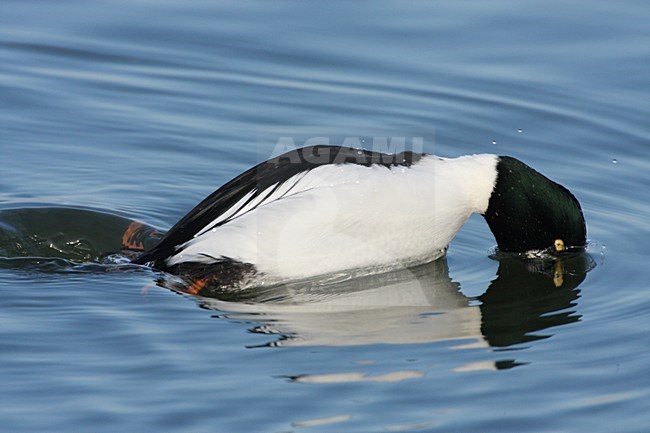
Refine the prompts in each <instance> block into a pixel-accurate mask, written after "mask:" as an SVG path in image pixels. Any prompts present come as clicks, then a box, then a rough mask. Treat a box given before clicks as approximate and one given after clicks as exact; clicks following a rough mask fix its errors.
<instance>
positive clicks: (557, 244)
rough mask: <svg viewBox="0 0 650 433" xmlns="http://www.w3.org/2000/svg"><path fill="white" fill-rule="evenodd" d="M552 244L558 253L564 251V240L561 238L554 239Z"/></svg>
mask: <svg viewBox="0 0 650 433" xmlns="http://www.w3.org/2000/svg"><path fill="white" fill-rule="evenodd" d="M553 246H554V247H555V251H557V252H558V253H559V252H560V251H564V241H563V240H562V239H555V241H554V242H553Z"/></svg>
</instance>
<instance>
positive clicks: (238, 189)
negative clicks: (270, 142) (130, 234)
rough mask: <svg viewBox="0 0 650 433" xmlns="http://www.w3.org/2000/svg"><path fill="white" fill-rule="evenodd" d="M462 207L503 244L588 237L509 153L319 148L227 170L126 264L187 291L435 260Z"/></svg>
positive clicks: (562, 203)
mask: <svg viewBox="0 0 650 433" xmlns="http://www.w3.org/2000/svg"><path fill="white" fill-rule="evenodd" d="M472 213H479V214H481V215H483V216H484V217H485V219H486V221H487V223H488V225H489V227H490V230H491V231H492V233H493V234H494V237H495V238H496V241H497V244H498V248H499V250H501V251H506V252H526V251H530V250H549V251H553V252H560V251H563V250H566V249H568V248H570V247H575V248H581V247H583V246H584V245H585V242H586V229H585V221H584V217H583V215H582V211H581V209H580V204H579V203H578V201H577V200H576V198H575V197H574V196H573V195H572V194H571V193H570V192H569V191H568V190H567V189H566V188H564V187H563V186H562V185H559V184H557V183H555V182H553V181H551V180H549V179H548V178H546V177H545V176H543V175H542V174H540V173H538V172H537V171H535V170H533V169H532V168H530V167H529V166H527V165H526V164H524V163H522V162H521V161H519V160H517V159H515V158H511V157H507V156H496V155H472V156H463V157H459V158H441V157H438V156H435V155H429V154H419V153H414V152H410V151H406V152H402V153H398V154H384V153H379V152H372V151H368V150H362V149H354V148H345V147H337V146H326V145H320V146H309V147H304V148H301V149H296V150H291V151H289V152H287V153H285V154H283V155H280V156H278V157H276V158H273V159H270V160H268V161H265V162H262V163H260V164H258V165H256V166H255V167H253V168H251V169H250V170H248V171H246V172H245V173H242V174H241V175H239V176H237V177H236V178H234V179H233V180H231V181H230V182H228V183H226V184H225V185H223V186H222V187H221V188H219V189H218V190H216V191H215V192H214V193H212V194H211V195H210V196H208V197H207V198H206V199H205V200H203V201H202V202H201V203H199V205H198V206H196V207H195V208H194V209H192V210H191V211H190V212H189V213H188V214H187V215H186V216H184V217H183V218H182V219H181V220H180V221H178V222H177V223H176V225H174V227H172V229H171V230H170V231H169V232H168V233H167V234H166V235H165V236H164V238H163V239H162V240H161V241H160V243H158V244H157V245H156V246H154V247H153V248H151V249H150V250H148V251H145V252H144V253H143V254H142V255H141V256H140V257H138V258H137V259H136V260H134V262H135V263H139V264H148V265H150V266H153V267H154V268H157V269H161V270H164V271H166V272H169V273H172V274H177V275H181V276H184V277H188V278H190V279H191V281H193V282H194V283H193V285H192V290H191V291H192V292H194V293H198V292H199V291H200V290H202V289H203V288H204V287H206V288H207V287H233V286H237V285H241V284H245V283H243V282H245V281H249V282H250V281H255V280H256V279H259V278H262V279H263V281H270V282H273V281H283V280H293V279H300V278H307V277H312V276H317V275H323V274H330V273H335V272H340V271H348V270H355V269H357V270H358V269H364V270H368V271H369V272H372V271H373V270H375V271H376V270H387V269H391V268H395V267H407V266H412V265H416V264H420V263H425V262H429V261H432V260H435V259H437V258H439V257H441V256H443V255H444V254H445V251H446V248H447V246H448V245H449V243H450V242H451V240H452V238H453V237H454V236H455V235H456V233H457V232H458V230H460V228H461V227H462V226H463V224H464V223H465V222H466V221H467V219H468V218H469V216H470V215H471V214H472ZM257 281H259V280H257Z"/></svg>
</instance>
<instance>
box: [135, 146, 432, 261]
mask: <svg viewBox="0 0 650 433" xmlns="http://www.w3.org/2000/svg"><path fill="white" fill-rule="evenodd" d="M421 157H422V155H421V154H417V153H413V152H410V151H407V152H401V153H398V154H385V153H379V152H371V151H367V150H362V149H354V148H341V147H337V146H309V147H305V148H301V149H295V150H291V151H289V152H287V153H284V154H282V155H280V156H278V157H276V158H273V159H270V160H268V161H265V162H262V163H260V164H258V165H257V166H255V167H253V168H251V169H250V170H248V171H246V172H244V173H242V174H241V175H239V176H237V177H236V178H234V179H233V180H231V181H230V182H228V183H226V184H225V185H223V186H222V187H221V188H219V189H218V190H216V191H215V192H214V193H212V194H211V195H210V196H208V197H207V198H205V199H204V200H203V201H202V202H201V203H199V205H197V206H196V207H195V208H194V209H192V210H191V211H190V212H189V213H188V214H187V215H185V216H184V217H183V218H182V219H181V220H179V221H178V222H177V223H176V224H175V225H174V226H173V227H172V228H171V229H170V231H169V232H168V233H167V235H166V236H165V237H164V238H163V239H162V240H161V242H160V243H159V244H158V245H156V246H155V247H154V248H152V249H151V250H150V251H147V252H145V253H144V254H142V256H140V257H139V258H138V259H136V261H135V263H140V264H145V263H149V264H152V265H153V266H155V267H158V268H161V269H165V268H167V267H168V266H170V265H172V264H176V263H178V262H179V261H199V262H206V261H210V260H211V259H214V261H220V260H223V259H229V258H228V257H222V255H220V254H218V252H219V246H215V247H214V248H210V249H209V251H206V252H205V253H204V257H200V255H199V254H193V255H192V254H188V255H187V256H186V257H185V258H184V259H182V258H180V257H181V255H182V252H183V250H184V249H185V247H186V246H187V245H188V244H191V243H192V241H193V240H196V239H198V238H207V237H206V235H207V234H208V233H215V232H217V231H218V230H222V231H223V229H224V228H226V227H227V226H229V225H232V224H233V223H236V222H237V221H238V220H239V219H241V218H242V217H243V216H245V215H250V214H251V212H255V211H256V210H259V209H260V208H262V207H264V206H267V205H269V204H271V203H278V202H280V201H281V200H288V199H290V198H295V197H296V196H297V195H299V194H300V193H301V192H305V191H306V190H309V189H313V188H318V187H319V186H321V185H319V184H318V183H319V182H320V181H323V179H322V177H321V178H316V179H305V177H306V176H307V175H308V174H309V173H310V172H312V171H313V170H314V169H316V168H319V167H323V166H330V167H335V166H358V167H372V166H376V167H383V168H391V167H396V166H401V167H410V166H411V165H412V164H414V163H417V161H419V160H420V158H421ZM332 174H333V175H334V176H336V177H337V179H339V181H341V182H345V181H346V179H345V177H346V174H347V173H346V172H345V171H344V170H343V171H340V172H338V173H330V175H332ZM351 174H352V177H355V176H356V175H355V173H351ZM326 177H327V176H326ZM325 181H327V180H325ZM211 252H212V253H215V254H216V255H217V257H214V255H211V254H210V253H211Z"/></svg>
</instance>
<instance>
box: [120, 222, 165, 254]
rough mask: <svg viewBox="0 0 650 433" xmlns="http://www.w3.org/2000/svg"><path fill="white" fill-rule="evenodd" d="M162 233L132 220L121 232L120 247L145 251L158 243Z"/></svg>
mask: <svg viewBox="0 0 650 433" xmlns="http://www.w3.org/2000/svg"><path fill="white" fill-rule="evenodd" d="M162 236H163V233H162V232H161V231H159V230H157V229H155V228H153V227H150V226H147V225H144V224H143V223H141V222H138V221H133V222H132V223H131V224H129V226H128V227H127V229H126V231H125V232H124V234H122V248H124V249H128V250H133V251H145V250H147V249H149V248H151V247H152V246H153V245H155V244H156V243H158V241H159V240H160V239H161V238H162Z"/></svg>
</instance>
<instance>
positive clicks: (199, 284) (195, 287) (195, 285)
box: [184, 278, 208, 295]
mask: <svg viewBox="0 0 650 433" xmlns="http://www.w3.org/2000/svg"><path fill="white" fill-rule="evenodd" d="M207 284H208V280H204V279H202V278H194V280H193V281H192V283H191V284H189V285H188V287H187V288H186V289H185V290H184V291H185V293H189V294H190V295H198V294H199V292H200V291H201V290H203V288H204V287H205V286H206V285H207Z"/></svg>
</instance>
